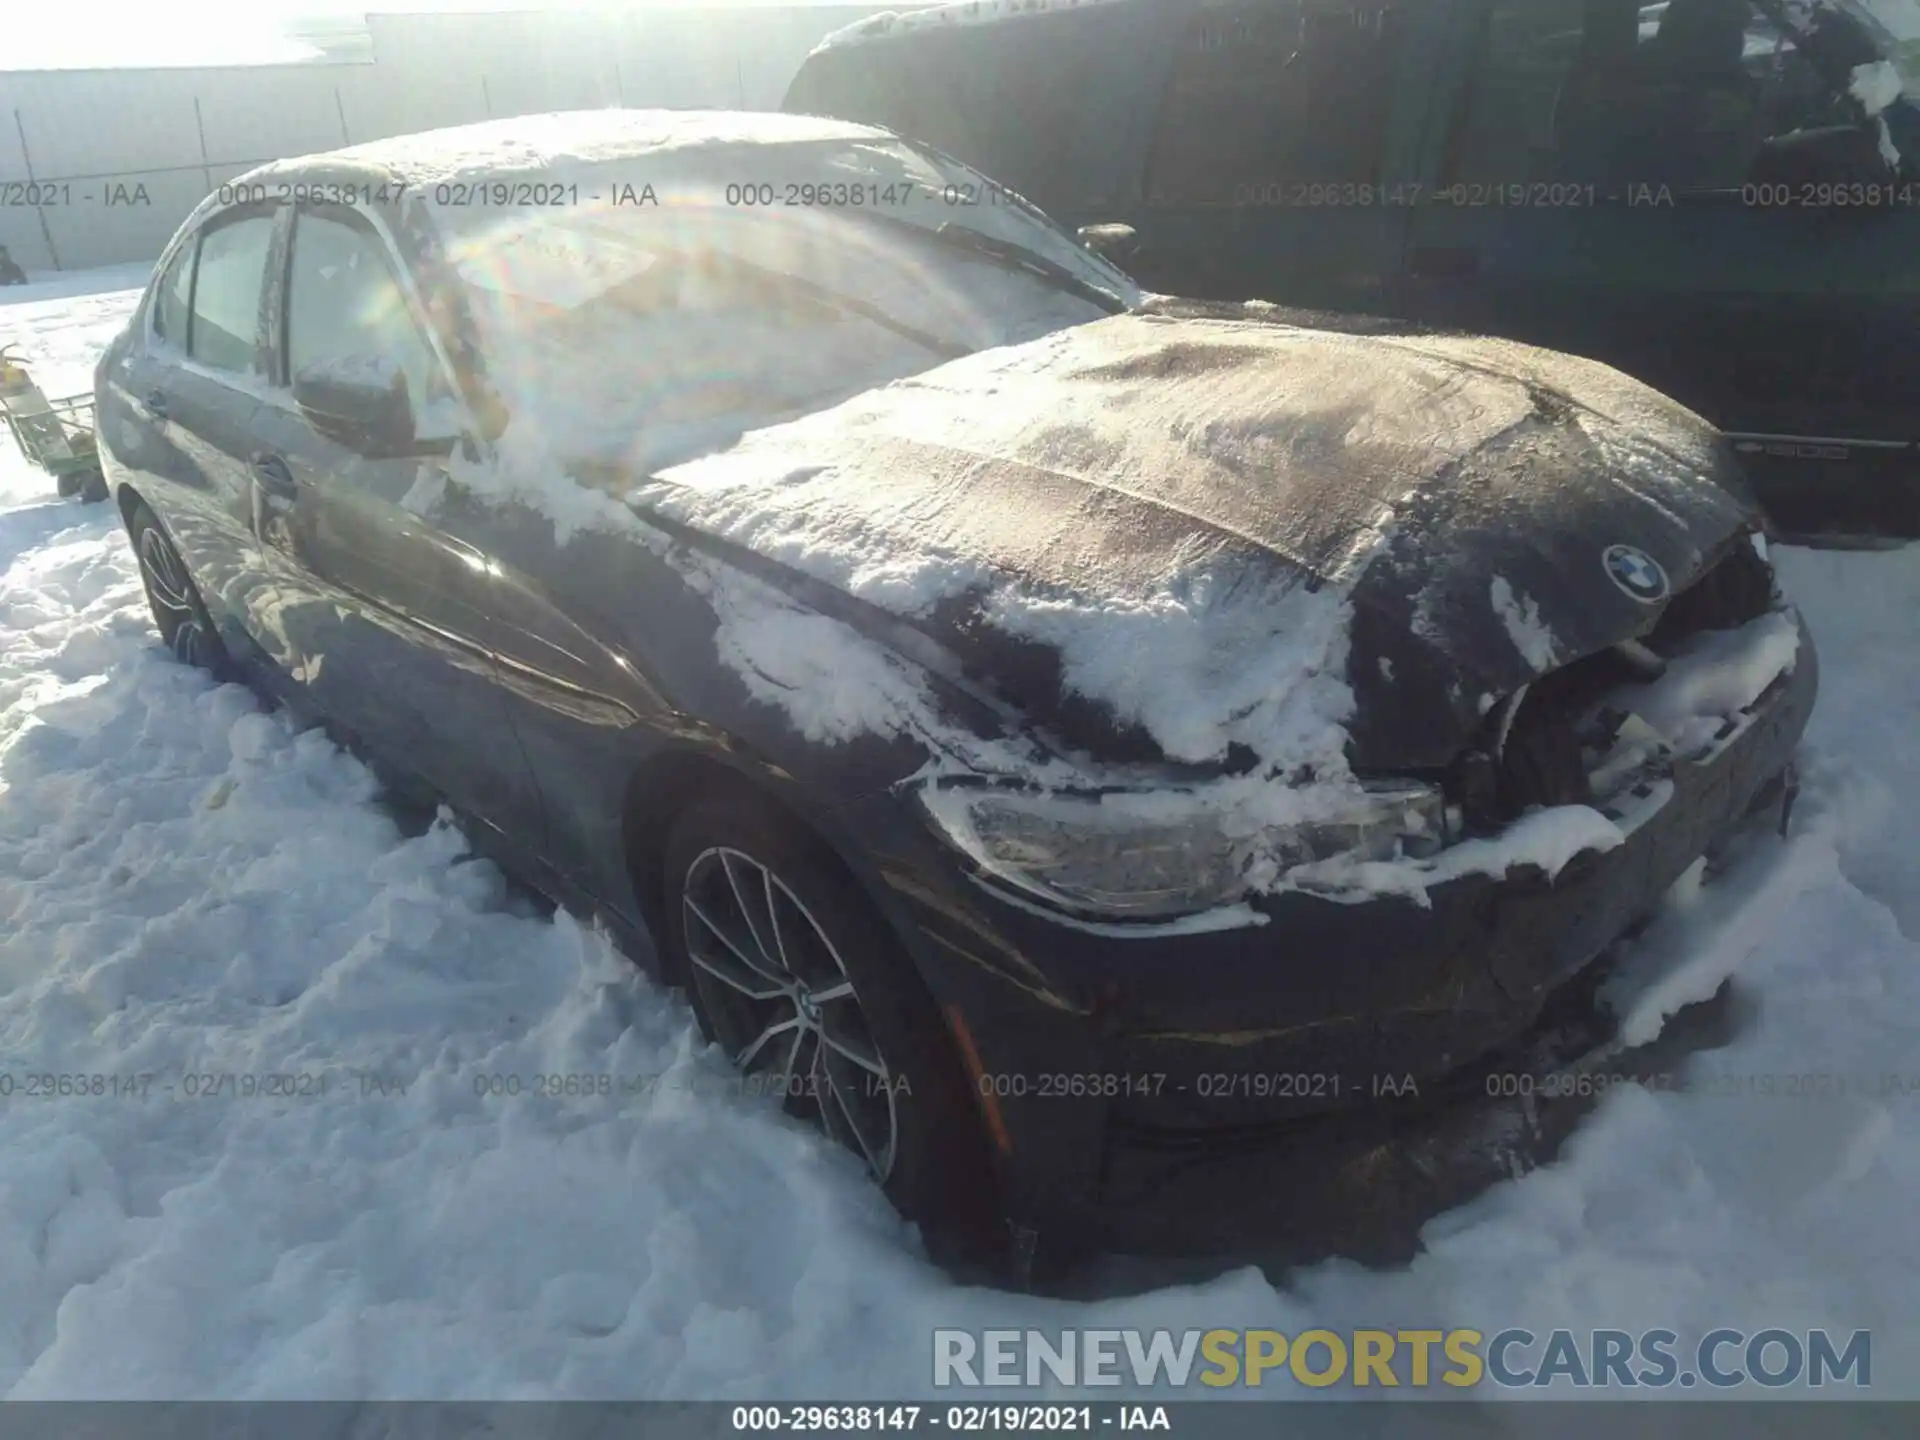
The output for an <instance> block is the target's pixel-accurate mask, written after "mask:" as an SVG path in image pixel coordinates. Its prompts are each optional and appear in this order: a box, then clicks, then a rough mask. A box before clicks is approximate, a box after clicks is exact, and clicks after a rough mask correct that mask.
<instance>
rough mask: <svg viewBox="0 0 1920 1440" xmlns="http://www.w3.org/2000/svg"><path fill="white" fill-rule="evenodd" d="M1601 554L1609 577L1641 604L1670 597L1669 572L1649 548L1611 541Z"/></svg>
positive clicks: (1656, 601) (1651, 603) (1650, 603)
mask: <svg viewBox="0 0 1920 1440" xmlns="http://www.w3.org/2000/svg"><path fill="white" fill-rule="evenodd" d="M1602 558H1603V560H1604V562H1605V564H1606V567H1607V575H1608V578H1610V579H1611V580H1612V581H1613V583H1614V584H1616V585H1618V586H1619V587H1620V588H1621V589H1622V590H1624V591H1626V592H1627V594H1629V595H1631V596H1632V597H1633V598H1634V599H1636V600H1638V601H1639V602H1640V603H1641V604H1642V605H1657V604H1658V603H1659V602H1660V601H1662V600H1664V599H1666V598H1667V572H1666V571H1664V570H1662V569H1661V568H1660V562H1659V561H1658V560H1655V559H1654V558H1653V557H1652V556H1651V555H1649V554H1647V552H1646V551H1644V550H1641V549H1639V548H1637V547H1635V546H1632V545H1609V546H1608V547H1607V553H1606V555H1605V556H1604V557H1602Z"/></svg>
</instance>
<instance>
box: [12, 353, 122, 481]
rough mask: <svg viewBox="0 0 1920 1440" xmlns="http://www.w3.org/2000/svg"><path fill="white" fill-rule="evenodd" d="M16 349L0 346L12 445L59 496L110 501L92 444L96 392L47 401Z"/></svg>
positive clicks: (98, 459)
mask: <svg viewBox="0 0 1920 1440" xmlns="http://www.w3.org/2000/svg"><path fill="white" fill-rule="evenodd" d="M17 348H18V347H16V346H13V345H7V346H0V415H4V416H5V417H6V421H7V430H8V432H9V433H10V434H11V435H12V436H13V443H14V444H15V445H17V446H19V447H20V453H21V454H22V455H24V456H26V457H27V460H28V462H29V463H30V464H34V465H38V466H39V467H40V468H41V469H42V470H45V471H46V472H47V473H48V474H49V475H51V476H53V480H54V486H55V488H56V489H57V490H58V491H59V492H60V494H62V495H78V496H80V497H81V498H82V499H83V500H104V499H106V498H107V482H106V477H105V476H104V475H102V474H101V472H100V454H99V451H98V449H97V448H96V447H95V444H94V433H93V426H94V417H93V396H91V395H66V396H62V397H59V398H56V399H51V400H50V399H48V398H47V397H46V396H45V395H43V394H41V393H40V387H39V386H38V385H36V384H34V383H33V378H32V377H31V376H30V375H28V374H27V367H26V365H25V363H24V362H23V361H22V360H21V359H20V358H19V356H18V355H17V354H16V353H15V351H16V350H17Z"/></svg>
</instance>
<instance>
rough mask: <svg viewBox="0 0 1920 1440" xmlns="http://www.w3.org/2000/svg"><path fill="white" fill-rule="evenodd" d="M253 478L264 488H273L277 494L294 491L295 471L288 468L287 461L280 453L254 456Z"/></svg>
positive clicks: (288, 493)
mask: <svg viewBox="0 0 1920 1440" xmlns="http://www.w3.org/2000/svg"><path fill="white" fill-rule="evenodd" d="M253 478H254V479H255V480H256V481H258V482H259V484H260V488H261V489H263V490H271V491H272V492H273V493H274V494H276V495H291V494H293V493H294V483H293V471H291V470H289V469H288V468H287V462H286V461H285V460H282V459H281V458H280V457H279V456H278V455H267V454H260V455H256V456H254V457H253Z"/></svg>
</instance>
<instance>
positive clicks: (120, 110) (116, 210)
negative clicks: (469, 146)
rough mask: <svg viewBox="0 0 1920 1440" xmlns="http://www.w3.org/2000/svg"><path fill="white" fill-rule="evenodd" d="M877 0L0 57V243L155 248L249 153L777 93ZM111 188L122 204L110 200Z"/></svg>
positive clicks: (444, 17)
mask: <svg viewBox="0 0 1920 1440" xmlns="http://www.w3.org/2000/svg"><path fill="white" fill-rule="evenodd" d="M885 8H888V7H887V6H885V5H817V6H794V7H791V8H772V7H767V8H761V7H753V8H742V9H739V10H719V9H699V10H677V9H676V10H655V11H652V12H642V11H633V10H623V11H604V12H593V11H572V10H569V11H558V12H535V11H514V12H504V13H502V12H493V13H475V14H432V15H370V16H368V19H367V23H368V28H369V30H370V31H371V33H372V36H373V48H374V57H375V58H374V61H373V63H371V64H330V63H314V64H302V65H263V66H235V67H219V68H204V69H154V70H41V71H13V72H6V71H0V245H5V246H6V247H7V248H8V249H9V250H10V251H11V252H12V254H13V257H14V259H15V260H17V261H18V262H19V263H20V264H21V265H23V266H24V267H26V268H27V269H29V270H51V269H67V270H73V269H80V268H83V267H86V266H92V265H110V264H117V263H120V262H124V261H131V260H146V259H151V258H153V257H154V256H156V255H158V254H159V252H160V250H161V248H162V247H163V246H164V245H165V244H166V242H167V239H168V237H170V236H171V235H172V234H173V232H174V230H175V229H176V228H177V227H178V226H179V224H180V222H181V220H183V219H184V218H186V215H187V212H188V211H190V210H191V209H192V208H193V207H194V205H195V204H197V203H198V202H199V200H200V199H201V197H202V196H204V195H205V194H206V193H207V192H208V191H209V190H211V189H213V188H214V187H215V186H217V185H219V184H220V183H221V182H222V181H224V180H229V179H232V178H233V176H235V175H237V174H239V173H240V172H241V171H242V170H245V169H247V168H249V167H250V166H252V165H256V164H258V163H260V162H261V161H264V160H275V159H281V158H284V157H286V156H290V155H300V154H305V153H308V152H310V151H314V150H327V149H333V148H335V147H337V146H340V145H344V144H351V143H355V142H358V141H362V140H375V139H379V138H381V137H382V136H387V135H402V134H406V133H408V132H410V131H414V130H428V129H433V128H435V127H437V126H442V125H458V124H462V123H464V122H467V121H471V120H485V119H487V118H489V117H499V116H508V115H526V114H532V113H537V112H540V111H544V110H571V109H581V108H593V107H598V106H604V105H626V106H668V107H674V108H688V107H696V106H715V107H725V108H744V109H775V108H778V106H779V104H780V98H781V96H782V95H783V94H784V93H785V91H786V87H787V84H788V82H789V81H790V80H791V79H792V78H793V74H794V72H795V71H796V70H797V69H799V66H800V62H801V60H802V59H803V58H804V57H805V56H806V53H807V51H809V50H810V49H812V48H813V46H814V45H815V44H816V43H817V42H818V41H819V40H820V38H821V37H822V36H823V35H825V34H826V33H827V32H828V31H829V30H833V29H837V28H838V27H839V26H841V25H844V24H847V23H849V22H850V21H853V20H856V19H859V18H860V17H862V16H865V15H870V14H873V13H874V12H875V11H877V10H881V9H885ZM29 178H32V179H34V180H37V181H39V182H42V186H43V190H44V187H45V186H46V185H48V184H52V185H55V186H57V187H59V189H58V191H57V192H56V193H55V194H54V195H52V196H51V197H47V196H45V195H44V194H43V196H42V198H43V199H46V200H47V201H48V203H43V204H40V205H38V206H34V205H28V204H24V203H21V202H23V201H24V200H26V199H28V198H31V196H29V195H27V194H24V193H21V192H20V191H18V190H17V189H13V188H11V187H10V185H9V182H21V181H26V180H28V179H29ZM136 186H137V187H143V188H144V202H142V201H141V199H140V197H139V195H138V194H137V192H136V191H135V187H136ZM123 194H124V195H129V196H133V197H134V199H135V203H133V204H130V205H120V204H114V203H112V202H113V200H115V199H116V198H118V197H120V196H121V195H123Z"/></svg>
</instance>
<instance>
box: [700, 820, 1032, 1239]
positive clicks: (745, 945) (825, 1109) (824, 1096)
mask: <svg viewBox="0 0 1920 1440" xmlns="http://www.w3.org/2000/svg"><path fill="white" fill-rule="evenodd" d="M664 859H665V871H666V874H665V881H666V883H665V885H664V887H663V893H664V895H665V898H666V902H667V903H666V916H665V920H666V930H667V943H668V944H669V946H670V947H671V958H672V960H673V961H674V962H676V963H677V966H678V969H679V974H680V977H681V978H682V979H683V980H684V982H685V984H686V987H687V994H688V998H689V1000H690V1001H691V1002H692V1005H693V1010H694V1014H695V1015H696V1017H698V1019H699V1022H700V1028H701V1030H702V1032H703V1033H704V1034H705V1035H706V1037H707V1039H708V1040H710V1041H712V1042H713V1043H715V1044H717V1045H719V1046H720V1047H721V1048H722V1049H723V1050H724V1051H725V1052H726V1054H727V1057H728V1059H729V1060H730V1061H732V1062H733V1064H734V1066H735V1068H736V1069H738V1070H739V1071H740V1072H741V1073H742V1075H743V1077H744V1079H745V1082H746V1087H747V1088H748V1089H749V1091H753V1090H759V1091H760V1092H761V1093H772V1094H779V1095H783V1096H784V1097H785V1099H784V1101H783V1104H784V1108H785V1109H786V1110H787V1112H788V1113H789V1114H791V1115H795V1116H797V1117H800V1118H804V1119H807V1120H810V1121H811V1122H812V1123H814V1124H815V1125H818V1126H819V1127H820V1128H821V1129H822V1130H824V1131H825V1132H826V1134H827V1135H828V1136H829V1137H831V1138H832V1139H834V1140H835V1141H837V1142H838V1143H840V1144H841V1145H843V1146H845V1147H846V1148H847V1149H848V1150H850V1151H852V1152H853V1153H854V1155H855V1156H856V1157H857V1158H858V1159H859V1160H860V1161H861V1162H862V1163H863V1164H864V1165H865V1167H866V1169H867V1172H868V1174H869V1175H870V1176H872V1178H873V1179H874V1181H875V1183H877V1184H878V1185H879V1186H880V1187H881V1189H882V1190H884V1191H885V1192H886V1195H887V1197H888V1199H889V1200H891V1201H892V1202H893V1205H894V1207H895V1208H896V1209H897V1210H899V1211H900V1213H901V1214H902V1215H904V1216H906V1217H907V1218H908V1219H910V1220H916V1221H920V1222H922V1223H923V1224H925V1225H926V1226H927V1227H928V1228H929V1231H930V1233H931V1235H932V1236H937V1237H938V1238H940V1239H941V1240H947V1241H956V1240H957V1241H958V1242H960V1244H961V1247H962V1250H963V1252H964V1253H966V1254H969V1255H978V1254H980V1253H981V1252H982V1251H983V1250H986V1249H989V1248H992V1247H994V1246H997V1245H998V1244H999V1243H1000V1230H999V1226H998V1223H997V1209H998V1207H997V1204H996V1194H995V1187H994V1184H993V1182H992V1179H991V1176H992V1173H993V1168H992V1163H991V1156H990V1154H989V1153H988V1150H987V1145H986V1139H985V1135H984V1132H983V1129H982V1126H981V1124H980V1119H979V1112H978V1110H977V1108H976V1107H975V1105H974V1104H973V1101H972V1098H971V1097H970V1096H969V1094H968V1093H967V1089H966V1085H965V1081H964V1079H963V1073H962V1071H961V1068H960V1065H959V1062H958V1059H957V1057H956V1056H955V1055H954V1052H953V1046H952V1044H951V1042H950V1041H949V1039H948V1037H947V1033H946V1029H945V1027H944V1026H943V1025H942V1024H941V1023H940V1019H939V1016H938V1012H937V1011H936V1010H935V1007H934V1004H933V1001H932V998H931V997H930V996H928V994H927V993H926V991H925V989H924V988H923V987H922V985H921V983H920V980H919V977H918V976H917V975H916V974H914V972H913V970H912V968H911V966H910V964H909V962H908V960H907V957H906V955H905V954H904V953H903V952H902V950H901V947H900V945H899V942H898V940H897V939H896V938H895V937H894V936H893V934H892V932H891V931H890V929H889V928H888V926H887V924H886V922H885V921H884V920H883V919H882V918H881V917H880V915H879V914H878V913H877V912H876V911H875V910H874V908H873V906H872V905H871V904H870V903H869V902H868V901H867V900H866V898H865V897H864V896H863V895H862V894H861V893H860V891H859V889H858V887H857V886H856V885H855V884H854V883H853V881H852V879H851V878H850V877H849V876H847V875H846V873H845V872H844V870H842V869H841V868H840V867H839V866H838V865H837V864H836V863H835V862H834V861H833V859H832V858H831V856H830V854H829V852H827V851H826V849H825V847H824V845H823V844H822V842H821V841H820V840H819V839H818V838H817V837H814V836H811V835H809V834H808V833H807V832H806V831H805V830H804V829H803V828H802V827H801V826H800V825H799V824H798V823H797V822H795V821H793V820H790V819H789V818H787V817H786V816H785V815H784V814H783V813H782V812H780V811H778V810H776V809H775V808H774V807H773V806H772V805H771V804H769V803H767V802H764V801H761V800H759V799H758V798H757V797H752V796H750V795H748V794H744V793H736V792H734V791H732V790H726V791H721V792H717V793H712V794H709V795H707V796H704V797H703V798H701V799H700V800H697V801H695V802H694V803H693V805H691V806H690V807H689V808H688V809H687V810H686V811H685V812H683V813H682V814H681V815H680V816H679V817H678V818H677V819H676V820H675V822H674V824H673V828H672V831H671V833H670V834H669V837H668V840H667V845H666V852H665V857H664Z"/></svg>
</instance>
